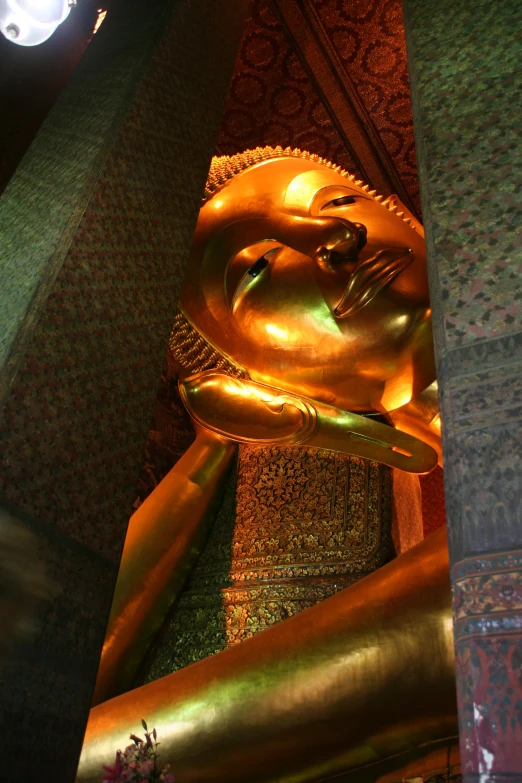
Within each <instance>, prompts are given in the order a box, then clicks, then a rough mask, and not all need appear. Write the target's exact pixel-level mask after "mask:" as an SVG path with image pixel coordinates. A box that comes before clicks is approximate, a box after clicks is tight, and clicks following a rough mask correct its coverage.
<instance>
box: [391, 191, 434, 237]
mask: <svg viewBox="0 0 522 783" xmlns="http://www.w3.org/2000/svg"><path fill="white" fill-rule="evenodd" d="M381 203H382V205H383V207H387V208H388V209H389V210H390V212H395V214H396V215H397V217H400V218H402V219H403V220H404V222H405V223H408V224H409V225H410V226H411V227H412V228H414V229H415V231H416V232H417V234H419V235H420V236H421V237H422V238H423V239H424V226H423V225H422V223H421V222H420V220H419V218H417V217H415V215H414V214H413V212H412V211H411V210H410V209H409V208H408V207H407V206H406V205H405V204H403V202H402V201H401V200H400V198H399V197H398V196H397V195H396V194H395V193H394V194H393V195H392V196H388V198H385V199H384V201H382V202H381Z"/></svg>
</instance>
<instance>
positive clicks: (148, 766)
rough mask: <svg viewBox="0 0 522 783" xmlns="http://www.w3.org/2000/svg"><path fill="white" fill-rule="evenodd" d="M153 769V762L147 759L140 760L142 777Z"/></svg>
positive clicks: (146, 775)
mask: <svg viewBox="0 0 522 783" xmlns="http://www.w3.org/2000/svg"><path fill="white" fill-rule="evenodd" d="M153 769H154V762H153V761H151V760H150V759H148V760H147V761H142V762H141V764H140V774H141V775H143V777H148V776H149V775H150V773H151V772H152V770H153Z"/></svg>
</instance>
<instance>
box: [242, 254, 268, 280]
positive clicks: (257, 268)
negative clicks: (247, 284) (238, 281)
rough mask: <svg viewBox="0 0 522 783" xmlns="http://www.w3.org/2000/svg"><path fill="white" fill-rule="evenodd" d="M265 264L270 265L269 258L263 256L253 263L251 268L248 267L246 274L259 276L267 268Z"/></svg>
mask: <svg viewBox="0 0 522 783" xmlns="http://www.w3.org/2000/svg"><path fill="white" fill-rule="evenodd" d="M265 266H268V260H267V258H265V256H263V257H262V258H259V259H258V260H257V261H256V263H255V264H252V266H251V267H250V269H247V271H246V273H245V276H246V275H250V277H257V276H258V275H259V274H260V273H261V272H262V271H263V269H264V268H265Z"/></svg>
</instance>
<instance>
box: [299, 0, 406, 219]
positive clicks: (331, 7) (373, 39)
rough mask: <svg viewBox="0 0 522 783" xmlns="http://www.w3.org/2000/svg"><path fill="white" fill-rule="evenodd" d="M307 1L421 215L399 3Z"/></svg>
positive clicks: (394, 0)
mask: <svg viewBox="0 0 522 783" xmlns="http://www.w3.org/2000/svg"><path fill="white" fill-rule="evenodd" d="M308 1H309V3H310V5H311V6H312V7H313V8H314V10H315V14H316V16H317V19H318V20H319V23H320V24H321V25H322V26H323V28H324V30H325V32H326V34H327V36H328V38H329V40H330V42H331V44H332V46H333V47H334V48H335V50H336V51H337V52H338V54H339V57H340V61H341V64H342V67H343V69H344V70H345V72H346V73H347V75H348V77H349V78H350V79H351V81H352V82H353V83H354V85H355V88H356V90H357V92H358V94H359V96H360V97H361V99H362V101H363V104H364V107H365V109H366V111H367V112H368V116H369V118H370V121H371V122H373V124H374V125H375V127H376V129H377V132H378V133H379V135H380V137H381V139H382V141H383V142H384V144H385V146H386V148H387V150H388V153H389V155H390V158H391V159H392V161H393V164H394V166H395V168H396V169H397V171H398V173H399V174H400V177H401V180H402V181H403V183H404V185H405V186H406V188H407V190H408V193H409V195H410V197H411V199H412V201H413V203H414V205H415V208H416V209H417V211H418V212H419V213H420V201H419V183H418V179H417V159H416V155H415V141H414V138H413V117H412V114H411V101H410V80H409V75H408V62H407V58H406V40H405V35H404V19H403V12H402V3H401V2H398V1H397V0H391V2H385V3H383V2H382V0H371V1H370V2H369V1H368V0H351V2H350V3H337V2H335V0H308Z"/></svg>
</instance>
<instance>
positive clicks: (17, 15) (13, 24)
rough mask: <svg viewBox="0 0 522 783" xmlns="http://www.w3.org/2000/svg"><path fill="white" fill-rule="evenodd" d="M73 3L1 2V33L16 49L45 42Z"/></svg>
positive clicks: (71, 0)
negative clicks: (15, 45)
mask: <svg viewBox="0 0 522 783" xmlns="http://www.w3.org/2000/svg"><path fill="white" fill-rule="evenodd" d="M73 5H76V0H0V31H1V32H2V34H3V35H4V36H5V37H6V38H7V39H8V40H9V41H12V42H13V43H15V44H19V46H38V44H41V43H43V42H44V41H47V39H48V38H50V37H51V35H52V34H53V33H54V31H55V30H56V28H57V27H58V26H59V25H60V24H61V23H62V22H63V21H64V20H65V19H67V17H68V16H69V11H70V10H71V7H72V6H73Z"/></svg>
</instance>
